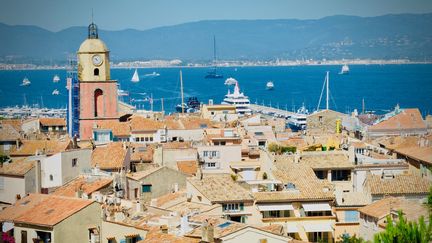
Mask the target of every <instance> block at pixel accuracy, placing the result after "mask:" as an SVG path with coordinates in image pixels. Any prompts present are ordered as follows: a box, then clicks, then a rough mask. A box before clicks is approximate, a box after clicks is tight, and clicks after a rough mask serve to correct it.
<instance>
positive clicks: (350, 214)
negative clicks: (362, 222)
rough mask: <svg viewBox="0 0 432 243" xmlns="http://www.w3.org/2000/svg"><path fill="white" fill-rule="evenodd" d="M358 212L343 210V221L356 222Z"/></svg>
mask: <svg viewBox="0 0 432 243" xmlns="http://www.w3.org/2000/svg"><path fill="white" fill-rule="evenodd" d="M358 221H359V213H358V212H357V211H355V210H350V211H345V222H358Z"/></svg>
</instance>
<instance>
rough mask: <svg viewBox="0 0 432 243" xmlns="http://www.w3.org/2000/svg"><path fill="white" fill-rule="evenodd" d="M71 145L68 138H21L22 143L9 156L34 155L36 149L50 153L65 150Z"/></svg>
mask: <svg viewBox="0 0 432 243" xmlns="http://www.w3.org/2000/svg"><path fill="white" fill-rule="evenodd" d="M71 145H72V143H71V141H70V140H69V139H66V140H65V141H63V140H22V145H21V146H20V147H19V148H18V149H17V150H15V151H13V152H11V156H30V155H35V153H36V151H39V152H44V153H45V154H47V155H52V154H55V153H59V152H62V151H65V150H66V149H68V148H70V147H71Z"/></svg>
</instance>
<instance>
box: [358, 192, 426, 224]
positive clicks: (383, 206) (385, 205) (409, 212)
mask: <svg viewBox="0 0 432 243" xmlns="http://www.w3.org/2000/svg"><path fill="white" fill-rule="evenodd" d="M399 210H402V212H403V214H404V216H405V217H406V218H407V219H408V220H409V221H412V220H417V219H418V218H420V217H421V216H424V217H427V215H428V209H427V207H426V206H425V205H422V204H420V203H418V202H415V201H410V200H406V199H403V198H396V197H386V198H384V199H381V200H379V201H376V202H373V203H372V204H370V205H367V206H364V207H362V208H360V209H359V212H361V213H363V214H366V215H368V216H372V217H374V218H377V219H381V218H383V217H386V216H387V215H389V213H390V211H393V212H397V211H399Z"/></svg>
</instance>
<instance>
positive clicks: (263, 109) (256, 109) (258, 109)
mask: <svg viewBox="0 0 432 243" xmlns="http://www.w3.org/2000/svg"><path fill="white" fill-rule="evenodd" d="M250 109H251V110H252V112H253V113H259V114H264V115H269V116H274V117H284V118H287V117H291V115H293V114H294V112H292V111H286V110H282V109H277V108H274V107H269V106H263V105H257V104H250Z"/></svg>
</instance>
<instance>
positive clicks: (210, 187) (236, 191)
mask: <svg viewBox="0 0 432 243" xmlns="http://www.w3.org/2000/svg"><path fill="white" fill-rule="evenodd" d="M187 180H188V182H190V183H191V184H192V186H194V187H195V188H196V189H197V190H198V191H200V192H201V193H202V194H203V195H204V196H205V197H206V198H208V199H209V200H210V201H211V202H212V203H218V202H227V201H252V200H253V198H252V196H251V194H250V193H249V191H248V190H246V189H245V188H243V187H241V186H240V185H239V184H237V183H236V182H235V181H233V179H232V178H231V177H230V176H229V175H225V174H224V175H208V176H204V178H203V179H202V180H200V179H197V178H190V179H187Z"/></svg>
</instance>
